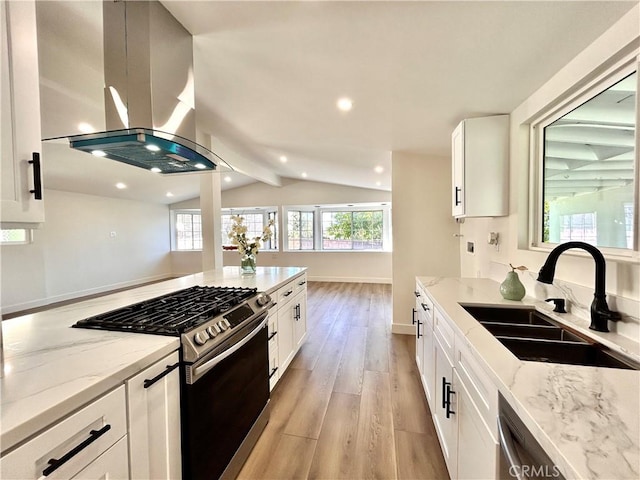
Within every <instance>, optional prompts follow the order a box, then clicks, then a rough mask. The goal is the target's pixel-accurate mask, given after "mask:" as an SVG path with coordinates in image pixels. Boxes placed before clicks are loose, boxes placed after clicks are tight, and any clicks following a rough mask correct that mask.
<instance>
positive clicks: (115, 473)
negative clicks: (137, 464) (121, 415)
mask: <svg viewBox="0 0 640 480" xmlns="http://www.w3.org/2000/svg"><path fill="white" fill-rule="evenodd" d="M126 458H127V439H126V438H121V439H120V440H118V441H117V442H116V443H115V445H114V446H113V447H111V448H110V449H109V450H107V451H106V452H104V453H103V454H102V455H100V456H99V457H98V458H96V459H95V460H94V461H93V462H91V463H90V464H89V465H88V466H87V467H86V468H85V469H83V470H82V471H81V472H80V473H78V474H77V475H76V476H74V477H73V478H74V479H78V480H80V479H82V480H104V479H117V478H129V466H128V465H127V463H126V462H125V461H124V459H126Z"/></svg>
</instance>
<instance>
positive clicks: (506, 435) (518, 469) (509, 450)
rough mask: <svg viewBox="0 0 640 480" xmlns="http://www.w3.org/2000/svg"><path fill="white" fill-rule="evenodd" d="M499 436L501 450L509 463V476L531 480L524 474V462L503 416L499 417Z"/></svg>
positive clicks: (519, 479) (520, 479) (521, 479)
mask: <svg viewBox="0 0 640 480" xmlns="http://www.w3.org/2000/svg"><path fill="white" fill-rule="evenodd" d="M498 434H499V436H500V448H502V451H503V452H504V456H505V457H506V458H507V462H509V475H511V476H512V477H516V478H517V479H518V480H529V476H528V475H525V474H524V472H523V468H522V461H521V460H520V456H519V455H518V452H517V450H516V446H515V444H514V441H513V436H512V435H511V430H510V429H509V426H508V425H507V422H506V420H505V419H504V417H503V416H502V415H498Z"/></svg>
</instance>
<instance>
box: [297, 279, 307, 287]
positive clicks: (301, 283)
mask: <svg viewBox="0 0 640 480" xmlns="http://www.w3.org/2000/svg"><path fill="white" fill-rule="evenodd" d="M305 283H307V281H306V280H305V281H303V282H300V283H298V285H299V286H302V285H304V284H305Z"/></svg>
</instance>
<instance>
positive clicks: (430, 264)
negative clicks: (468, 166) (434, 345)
mask: <svg viewBox="0 0 640 480" xmlns="http://www.w3.org/2000/svg"><path fill="white" fill-rule="evenodd" d="M391 161H392V168H393V170H392V180H391V182H392V192H393V200H392V201H393V211H392V217H393V331H394V332H396V333H407V334H415V327H414V326H412V325H411V309H412V308H413V307H414V305H415V297H414V295H413V291H414V290H415V277H416V276H450V277H451V276H453V277H457V276H459V274H460V259H459V256H458V243H459V240H458V237H454V234H456V233H458V225H457V224H456V222H455V220H454V219H453V217H452V216H451V158H449V157H435V156H422V155H415V154H409V153H401V152H394V153H393V155H392V159H391Z"/></svg>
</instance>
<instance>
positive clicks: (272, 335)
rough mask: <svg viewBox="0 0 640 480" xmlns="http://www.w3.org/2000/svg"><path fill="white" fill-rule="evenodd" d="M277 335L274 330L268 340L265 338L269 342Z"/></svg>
mask: <svg viewBox="0 0 640 480" xmlns="http://www.w3.org/2000/svg"><path fill="white" fill-rule="evenodd" d="M277 334H278V331H277V330H276V331H275V332H273V333H272V334H271V335H269V338H267V341H268V340H271V339H272V338H273V337H275V336H276V335H277Z"/></svg>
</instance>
